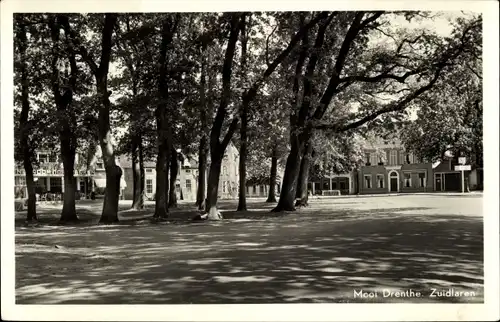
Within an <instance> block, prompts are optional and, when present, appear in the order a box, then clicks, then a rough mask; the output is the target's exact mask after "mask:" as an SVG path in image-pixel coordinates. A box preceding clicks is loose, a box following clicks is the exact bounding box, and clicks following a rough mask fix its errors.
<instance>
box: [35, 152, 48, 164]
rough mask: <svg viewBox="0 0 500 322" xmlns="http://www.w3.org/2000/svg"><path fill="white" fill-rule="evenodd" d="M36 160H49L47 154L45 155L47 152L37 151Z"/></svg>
mask: <svg viewBox="0 0 500 322" xmlns="http://www.w3.org/2000/svg"><path fill="white" fill-rule="evenodd" d="M38 162H40V163H45V162H49V156H48V155H47V153H39V154H38Z"/></svg>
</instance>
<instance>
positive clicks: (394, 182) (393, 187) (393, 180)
mask: <svg viewBox="0 0 500 322" xmlns="http://www.w3.org/2000/svg"><path fill="white" fill-rule="evenodd" d="M389 191H390V192H398V191H399V175H398V173H397V172H396V171H391V172H390V174H389Z"/></svg>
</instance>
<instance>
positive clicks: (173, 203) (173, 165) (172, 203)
mask: <svg viewBox="0 0 500 322" xmlns="http://www.w3.org/2000/svg"><path fill="white" fill-rule="evenodd" d="M178 162H179V161H178V159H177V151H175V149H172V157H171V158H170V196H169V198H168V206H169V207H173V208H176V207H177V194H176V192H175V183H176V182H177V172H178V170H179V163H178Z"/></svg>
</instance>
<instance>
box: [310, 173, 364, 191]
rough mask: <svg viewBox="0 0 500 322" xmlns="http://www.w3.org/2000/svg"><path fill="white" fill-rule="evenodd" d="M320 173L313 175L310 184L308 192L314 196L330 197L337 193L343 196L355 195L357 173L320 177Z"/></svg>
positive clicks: (330, 174)
mask: <svg viewBox="0 0 500 322" xmlns="http://www.w3.org/2000/svg"><path fill="white" fill-rule="evenodd" d="M316 173H319V171H315V174H312V175H311V177H310V181H309V183H308V190H309V191H310V193H311V194H312V195H330V194H332V192H333V191H337V192H338V194H341V195H350V194H354V193H355V188H356V180H355V175H356V173H355V171H351V172H349V173H341V174H334V173H329V174H324V175H318V174H316Z"/></svg>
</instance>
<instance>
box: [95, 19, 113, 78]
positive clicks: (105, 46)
mask: <svg viewBox="0 0 500 322" xmlns="http://www.w3.org/2000/svg"><path fill="white" fill-rule="evenodd" d="M117 18H118V15H117V14H116V13H106V15H105V18H104V28H103V31H102V42H101V61H100V63H99V68H98V70H97V71H98V75H99V77H102V75H107V74H108V71H109V61H110V58H111V47H112V39H111V37H112V34H113V29H114V27H115V24H116V20H117Z"/></svg>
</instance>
